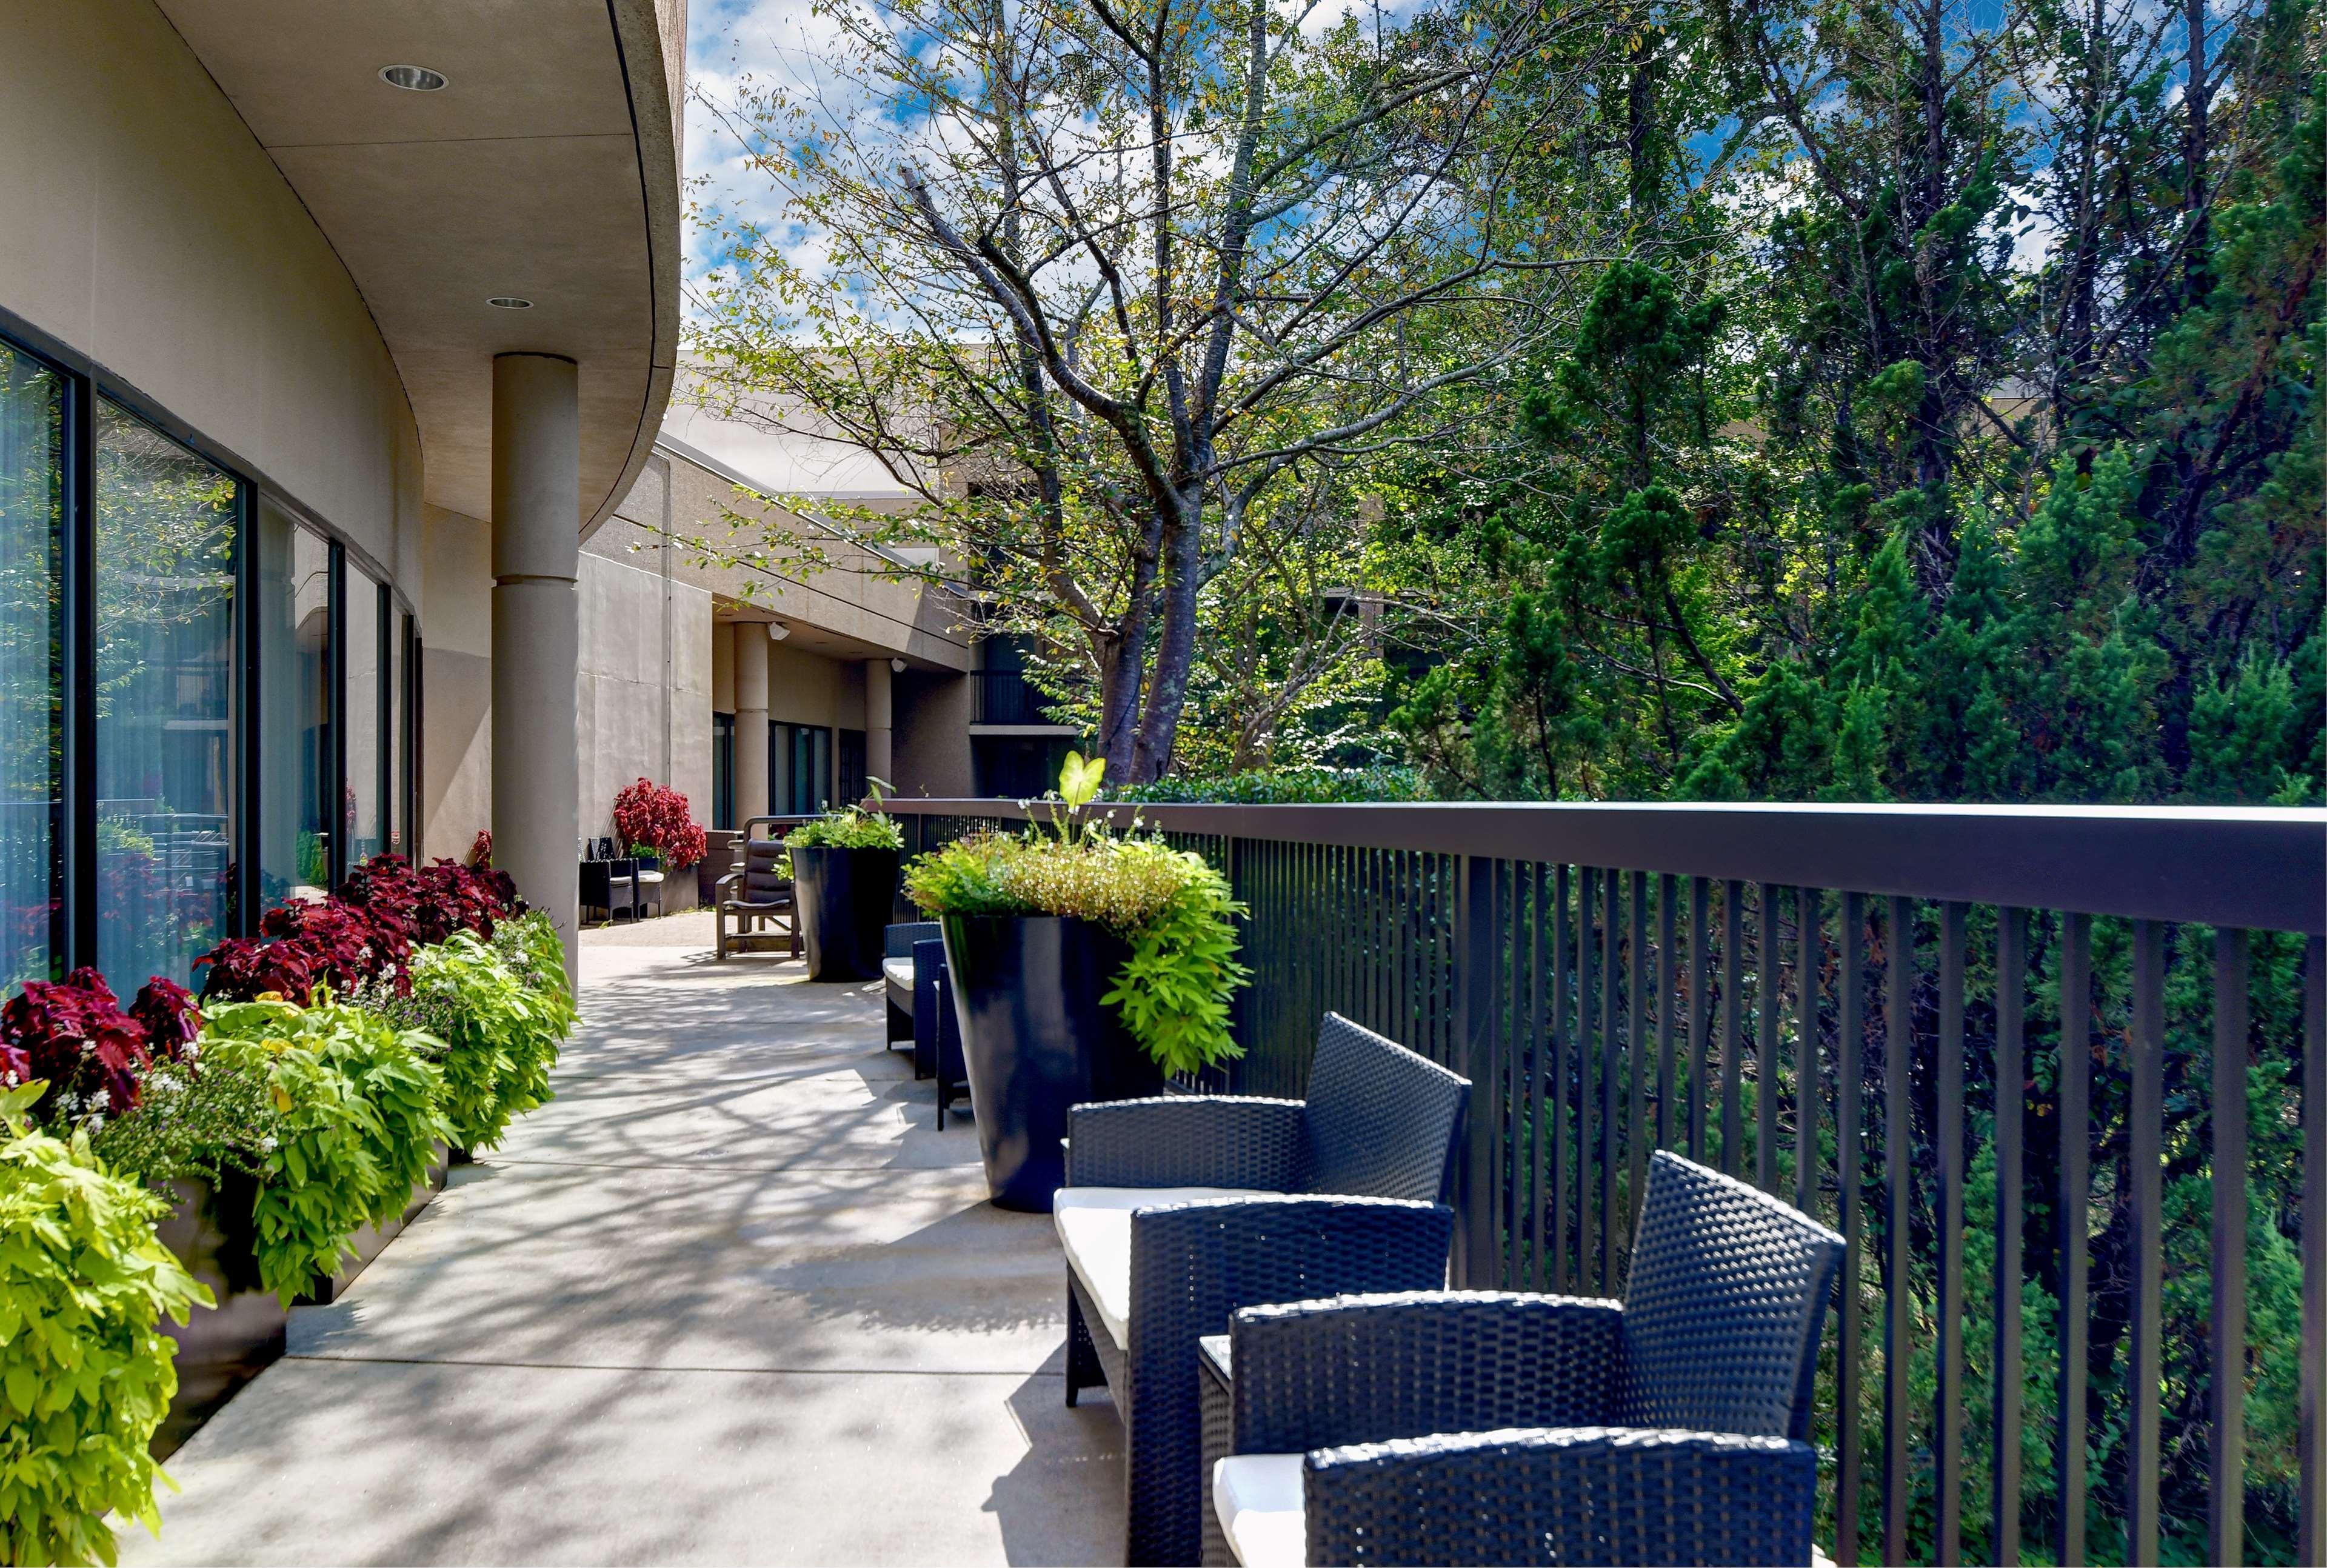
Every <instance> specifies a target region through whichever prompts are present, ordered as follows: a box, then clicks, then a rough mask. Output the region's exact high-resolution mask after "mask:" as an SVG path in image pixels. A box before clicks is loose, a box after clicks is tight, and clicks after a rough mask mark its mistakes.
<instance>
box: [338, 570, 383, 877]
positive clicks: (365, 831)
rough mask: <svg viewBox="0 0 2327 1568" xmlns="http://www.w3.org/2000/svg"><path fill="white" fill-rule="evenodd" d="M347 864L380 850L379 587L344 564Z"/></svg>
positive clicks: (352, 863) (368, 856)
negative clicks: (345, 604)
mask: <svg viewBox="0 0 2327 1568" xmlns="http://www.w3.org/2000/svg"><path fill="white" fill-rule="evenodd" d="M347 594H348V619H347V627H348V693H347V705H346V707H345V709H344V710H343V711H344V712H345V713H346V714H347V724H348V787H347V796H346V811H347V835H348V864H350V866H352V865H354V864H355V863H357V862H359V861H363V860H369V858H370V857H371V856H373V855H375V854H378V853H379V851H380V810H379V807H380V800H379V765H380V750H379V738H380V723H379V721H380V713H379V584H378V583H375V582H373V581H372V580H371V579H370V578H369V577H367V576H365V575H364V574H362V573H361V572H360V571H358V570H356V566H355V563H354V562H352V561H350V562H349V563H348V587H347Z"/></svg>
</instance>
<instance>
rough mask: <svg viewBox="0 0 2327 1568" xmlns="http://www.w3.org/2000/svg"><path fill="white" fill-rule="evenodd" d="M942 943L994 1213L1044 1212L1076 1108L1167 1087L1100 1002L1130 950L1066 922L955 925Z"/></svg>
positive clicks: (1034, 919)
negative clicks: (1069, 1112) (1071, 1109)
mask: <svg viewBox="0 0 2327 1568" xmlns="http://www.w3.org/2000/svg"><path fill="white" fill-rule="evenodd" d="M945 945H946V966H947V968H948V970H949V972H950V974H951V976H952V987H953V1000H954V1010H955V1016H956V1017H957V1018H958V1021H959V1022H960V1024H961V1055H962V1065H963V1067H964V1068H965V1069H967V1073H968V1076H969V1100H970V1108H971V1110H972V1111H973V1112H974V1113H975V1115H976V1117H977V1147H978V1153H979V1154H980V1155H981V1156H983V1157H984V1159H985V1162H986V1190H987V1191H988V1193H989V1194H990V1195H991V1196H992V1197H993V1199H994V1202H995V1206H996V1207H997V1208H1001V1209H1023V1210H1025V1211H1027V1212H1030V1213H1037V1214H1041V1213H1047V1212H1049V1210H1050V1208H1051V1196H1052V1195H1053V1194H1055V1193H1056V1192H1057V1191H1058V1190H1059V1188H1060V1187H1061V1185H1062V1184H1063V1183H1064V1182H1065V1181H1066V1162H1065V1159H1064V1157H1063V1156H1062V1154H1061V1152H1060V1147H1059V1143H1060V1140H1061V1139H1062V1138H1064V1137H1065V1136H1066V1135H1067V1108H1068V1107H1069V1106H1074V1105H1079V1104H1081V1103H1082V1102H1084V1101H1086V1100H1124V1099H1133V1098H1135V1097H1139V1096H1141V1095H1152V1094H1158V1093H1161V1092H1162V1090H1163V1087H1164V1073H1163V1069H1161V1068H1159V1067H1157V1066H1156V1065H1155V1060H1154V1058H1153V1057H1150V1056H1149V1055H1148V1054H1147V1052H1146V1051H1145V1050H1142V1049H1141V1048H1140V1046H1139V1044H1138V1042H1137V1041H1134V1040H1133V1039H1132V1038H1131V1036H1130V1033H1129V1031H1126V1029H1125V1028H1124V1027H1123V1024H1122V1022H1121V1021H1120V1020H1119V1019H1118V1018H1117V1016H1116V1012H1115V1009H1113V1008H1111V1007H1108V1006H1107V1005H1106V1004H1105V1003H1102V1002H1100V1001H1099V998H1100V997H1101V996H1102V995H1104V994H1106V993H1107V990H1108V989H1109V988H1110V987H1112V986H1113V985H1114V984H1115V976H1116V974H1117V971H1118V970H1120V969H1121V968H1122V967H1123V962H1124V959H1125V958H1126V957H1127V956H1128V955H1129V952H1130V948H1129V947H1127V946H1126V944H1125V943H1124V941H1123V939H1122V938H1119V937H1117V936H1115V935H1114V934H1112V933H1111V932H1109V931H1108V930H1107V929H1106V928H1105V927H1102V926H1096V925H1093V924H1091V923H1090V922H1089V921H1087V920H1079V919H1072V918H1070V917H1066V916H1060V915H1023V916H1022V915H948V916H947V917H946V918H945Z"/></svg>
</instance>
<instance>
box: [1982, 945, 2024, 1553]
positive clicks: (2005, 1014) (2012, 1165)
mask: <svg viewBox="0 0 2327 1568" xmlns="http://www.w3.org/2000/svg"><path fill="white" fill-rule="evenodd" d="M2027 988H2028V914H2027V911H2026V910H2016V909H2002V910H1996V911H1995V1284H1994V1290H1995V1395H1994V1399H1993V1403H1992V1405H1991V1406H1990V1408H1991V1409H1992V1410H1993V1411H1994V1413H1995V1414H1994V1419H1993V1420H1992V1422H1991V1423H1990V1424H1989V1430H1988V1466H1989V1471H1990V1474H1991V1476H1992V1477H1993V1486H1992V1489H1991V1490H1992V1496H1991V1498H1990V1503H1989V1507H1988V1560H1989V1561H1990V1562H1992V1563H1995V1564H1996V1565H1997V1568H2013V1565H2014V1564H2015V1563H2018V1562H2019V1561H2020V1417H2021V1411H2020V1400H2021V1381H2022V1379H2021V1367H2020V1282H2021V1274H2022V1261H2021V1224H2020V1221H2021V1179H2022V1173H2023V1167H2022V1152H2023V1134H2024V1133H2025V1130H2026V1129H2025V1127H2024V1126H2023V1123H2024V1121H2025V1119H2026V1117H2025V1115H2024V1108H2023V1093H2022V1090H2023V1085H2024V1084H2025V1082H2026V1080H2027V1064H2026V1061H2025V1043H2026V1042H2025V1038H2024V1037H2025V1034H2026V1013H2027Z"/></svg>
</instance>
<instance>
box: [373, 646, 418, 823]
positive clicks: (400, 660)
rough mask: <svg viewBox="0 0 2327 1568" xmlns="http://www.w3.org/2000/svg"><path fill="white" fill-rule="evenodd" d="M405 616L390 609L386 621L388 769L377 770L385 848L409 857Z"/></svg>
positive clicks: (386, 744) (385, 730) (385, 727)
mask: <svg viewBox="0 0 2327 1568" xmlns="http://www.w3.org/2000/svg"><path fill="white" fill-rule="evenodd" d="M405 620H406V618H405V616H404V615H403V614H402V613H401V612H398V611H394V610H391V611H390V612H389V615H388V723H387V724H386V725H385V726H384V727H383V729H384V733H385V735H386V741H385V746H384V751H385V755H386V758H387V766H386V767H384V768H382V769H381V770H380V776H379V781H380V806H379V812H380V817H382V819H383V820H384V821H385V822H386V823H387V825H388V834H387V836H388V852H389V853H390V854H403V855H408V854H411V853H412V851H411V850H410V849H409V848H408V847H407V846H406V844H405V832H404V828H405V823H404V748H405V734H404V703H405V695H406V694H405V690H404V622H405Z"/></svg>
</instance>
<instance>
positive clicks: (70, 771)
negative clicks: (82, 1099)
mask: <svg viewBox="0 0 2327 1568" xmlns="http://www.w3.org/2000/svg"><path fill="white" fill-rule="evenodd" d="M0 341H5V342H6V343H7V345H8V347H9V348H10V349H11V350H14V351H16V352H18V353H21V354H23V355H25V356H27V357H28V358H30V359H34V360H36V361H38V362H39V363H40V364H41V365H42V366H43V367H44V368H45V369H48V370H49V371H51V373H53V374H54V375H55V376H56V377H57V378H58V380H59V382H60V384H61V387H62V388H63V393H64V398H63V403H64V406H63V411H62V415H63V423H64V431H63V440H62V443H61V446H62V450H63V460H64V471H63V474H62V476H61V480H62V484H61V489H62V492H63V495H62V503H61V520H60V526H59V533H60V537H59V538H58V541H57V551H56V556H55V559H56V572H57V589H58V602H59V604H58V617H57V638H58V645H59V657H58V659H57V662H56V664H55V666H54V667H53V668H52V673H51V679H52V680H53V681H54V682H55V683H56V686H55V689H56V692H57V695H58V697H59V702H58V708H59V716H58V719H57V721H56V723H57V726H58V731H59V746H58V751H59V758H60V766H59V769H58V774H59V777H58V780H57V783H58V789H59V790H60V791H61V796H62V799H63V808H62V811H61V815H60V819H59V821H58V823H57V826H56V832H57V838H58V843H57V848H56V855H55V861H56V865H57V872H56V882H57V887H56V892H57V901H58V904H59V906H60V909H59V912H58V913H57V914H56V915H55V916H53V917H52V918H51V925H50V938H49V945H50V953H51V960H50V961H51V966H52V967H53V968H54V969H55V970H56V971H57V972H58V973H59V974H60V975H61V974H63V973H65V972H67V971H70V970H71V969H74V968H77V967H79V966H82V965H85V964H89V965H93V964H95V963H96V962H97V947H98V940H97V937H98V919H97V916H98V909H97V904H98V900H97V869H98V847H97V840H98V833H97V824H98V809H97V806H98V802H97V642H98V639H97V630H98V627H97V568H98V563H97V559H96V543H97V489H96V482H97V431H98V417H97V402H98V398H100V397H102V398H104V399H106V400H107V401H108V402H110V403H112V404H113V405H115V406H117V407H118V408H120V409H121V410H122V411H123V412H124V413H126V414H128V415H131V416H132V417H134V418H136V419H137V420H138V421H140V422H141V423H143V424H145V425H147V426H149V427H150V428H152V429H153V430H154V431H155V432H156V433H157V434H161V435H163V436H164V437H165V438H167V439H168V440H170V441H173V442H175V443H177V444H179V445H180V446H182V447H184V448H185V449H186V450H187V451H188V452H190V453H192V454H193V455H194V456H195V457H197V458H199V459H201V461H202V462H207V463H209V464H210V465H211V466H212V467H214V468H216V469H218V470H219V471H220V472H222V473H224V474H226V475H227V476H228V478H229V479H231V480H232V481H234V485H235V498H236V499H235V511H234V526H235V537H234V555H233V568H232V571H233V580H234V618H235V619H234V625H233V629H232V630H231V632H230V633H229V646H230V647H231V648H232V649H233V655H234V662H235V667H234V670H233V672H232V675H231V677H230V691H231V695H230V697H229V702H230V703H231V705H232V710H233V711H232V715H231V721H230V722H231V723H232V724H233V726H234V730H233V733H232V735H231V736H230V739H229V755H230V756H231V757H232V758H233V759H234V761H235V765H236V766H235V771H236V778H235V780H234V788H233V792H232V796H231V798H230V799H229V815H230V818H231V821H232V824H233V826H232V833H233V845H232V854H233V856H234V867H235V877H234V882H233V885H232V887H231V888H230V889H229V908H228V920H227V930H228V932H229V934H230V935H234V936H240V937H250V936H255V935H257V930H258V921H259V918H260V916H261V914H262V913H263V912H264V911H263V910H260V908H259V898H260V893H259V865H258V855H257V835H258V831H259V823H260V817H259V809H260V804H261V798H260V790H261V788H262V786H261V784H260V777H261V773H262V762H263V759H264V756H265V750H264V748H265V745H266V735H265V733H264V728H263V725H262V724H261V723H260V713H261V702H262V693H261V686H262V685H263V683H264V682H265V680H266V670H265V667H264V661H263V659H262V658H261V657H260V637H259V630H260V629H259V621H258V617H257V614H256V613H255V612H254V606H255V605H256V604H257V592H258V550H257V527H258V509H259V504H260V501H261V499H262V497H263V498H264V499H265V500H266V501H267V502H268V503H271V504H272V505H274V506H276V507H277V508H279V509H281V510H282V511H283V512H284V513H285V515H286V516H287V517H289V518H291V519H292V521H293V522H294V523H295V524H297V525H298V526H300V527H304V528H306V529H308V530H309V531H311V532H312V533H313V534H315V535H317V536H318V537H321V538H322V539H323V540H324V541H325V542H326V543H327V544H328V545H329V546H330V549H331V571H332V579H331V590H330V592H331V605H330V610H329V620H328V624H329V626H330V628H331V636H332V647H331V649H330V650H329V658H331V659H332V661H333V667H332V675H331V681H332V684H331V687H330V690H331V695H332V701H333V702H334V704H335V705H336V711H334V712H333V713H332V715H331V718H332V751H333V766H332V772H333V774H334V777H333V779H332V809H333V811H334V812H335V813H336V812H337V811H338V810H339V809H340V803H341V801H342V800H343V799H344V798H345V785H346V757H347V753H346V745H347V729H348V726H347V723H346V722H345V715H346V710H347V700H346V686H345V675H346V602H345V580H346V565H347V558H348V556H349V555H350V554H352V555H354V557H355V560H356V563H357V566H358V571H359V574H360V576H362V577H368V578H369V579H370V581H371V582H372V583H375V584H376V585H377V587H378V593H379V595H380V599H379V609H380V615H379V627H380V641H379V657H378V659H377V661H376V662H377V664H378V668H379V681H380V693H379V695H380V699H381V700H380V702H379V704H378V709H377V713H376V717H377V719H378V725H379V731H380V733H379V736H378V756H379V757H380V758H381V769H380V771H381V785H382V791H381V797H380V810H381V812H382V815H383V817H385V815H386V814H387V813H388V811H389V810H390V809H391V801H395V802H397V803H404V802H408V803H409V804H408V805H406V807H405V809H406V810H407V811H410V812H412V813H413V815H412V816H411V817H408V818H400V820H403V821H404V822H405V824H406V837H407V850H406V854H407V856H408V857H409V858H410V859H412V860H413V861H414V862H415V863H417V862H418V860H419V858H420V846H419V838H420V834H419V826H418V821H417V807H418V795H419V789H418V782H419V779H418V761H419V754H420V745H419V741H420V724H419V722H418V715H419V714H420V711H421V702H422V694H423V692H424V691H425V681H424V679H423V676H422V672H421V667H420V660H419V654H420V650H421V646H422V644H421V639H420V630H421V622H420V618H419V614H418V612H417V611H416V610H415V609H414V608H413V605H412V602H411V601H410V600H409V599H408V598H407V596H406V594H405V593H404V590H403V588H402V587H401V585H399V584H398V583H397V582H396V580H395V576H394V574H393V573H391V572H389V571H388V569H387V568H386V567H385V566H384V565H381V564H380V563H379V562H378V560H376V559H375V558H374V557H373V556H372V555H370V554H369V552H368V551H366V550H364V549H362V548H361V546H357V545H354V544H352V543H351V542H350V540H349V539H348V537H347V536H346V535H345V534H344V533H343V532H342V531H341V530H340V529H339V528H336V527H332V524H331V523H330V522H329V521H328V520H327V519H325V518H322V517H321V516H320V515H318V514H317V513H316V512H315V510H314V509H313V508H311V507H308V506H306V505H304V504H303V503H302V502H300V501H299V500H298V499H296V498H295V497H294V496H293V495H291V494H290V492H289V491H287V490H285V489H284V488H283V487H282V486H280V485H278V484H276V483H275V482H273V481H271V480H270V479H269V478H268V477H267V476H266V473H265V472H264V471H262V470H261V469H259V468H258V467H257V465H256V464H253V463H250V462H246V461H244V460H243V459H242V458H241V457H239V456H238V454H236V453H234V452H232V451H231V450H230V449H229V448H227V447H226V446H224V445H222V444H221V443H219V442H217V441H214V440H212V439H210V437H208V436H207V435H205V434H203V433H202V432H201V430H199V429H198V428H196V427H195V426H194V425H191V424H189V423H188V422H186V421H185V420H183V419H182V418H180V417H178V416H177V415H174V414H173V413H172V412H171V411H170V410H169V409H168V408H166V407H165V406H163V405H162V404H160V403H159V402H157V401H156V400H155V399H154V398H152V397H148V396H146V395H145V393H144V392H143V391H141V390H139V388H137V387H136V386H134V385H132V384H130V383H128V382H126V381H124V380H123V379H121V378H119V377H117V376H115V375H113V374H112V373H110V372H109V371H107V370H106V369H104V368H103V367H102V366H100V365H98V364H97V363H96V362H95V361H94V360H93V359H90V358H89V356H88V355H87V354H86V353H84V352H82V351H80V350H77V349H75V348H73V347H72V346H71V345H70V344H69V343H66V342H63V341H61V340H59V339H57V338H56V337H54V336H53V335H51V333H49V332H46V331H42V329H41V328H40V327H38V326H36V325H34V324H33V322H28V321H25V320H24V319H23V317H21V316H18V315H16V314H15V313H13V312H11V311H9V310H7V309H6V308H5V306H0ZM391 616H394V617H395V618H396V619H395V620H394V621H391V620H390V617H391ZM391 625H394V626H398V627H401V628H402V629H403V635H404V636H405V638H406V639H407V641H406V643H405V648H406V651H407V655H408V656H409V657H408V658H407V660H406V662H405V667H404V678H403V681H402V683H401V685H402V686H403V687H404V688H406V689H405V690H403V691H400V692H397V693H396V694H394V695H397V697H398V698H400V699H402V700H398V701H396V702H394V703H393V704H391V703H390V702H389V701H388V697H389V696H390V695H391V694H390V693H389V691H388V679H389V677H388V658H387V653H388V647H389V643H388V635H389V628H390V627H391ZM391 724H393V725H394V726H396V732H395V736H394V738H395V739H396V740H397V742H398V743H397V745H396V750H395V762H394V767H395V769H396V772H397V776H396V777H393V778H391V777H390V772H389V768H390V764H389V761H388V755H389V751H388V748H389V744H390V741H391V729H390V726H391ZM390 788H393V789H396V790H397V794H396V795H394V796H391V795H390V794H389V793H388V789H390ZM383 826H385V825H384V824H383ZM345 836H346V835H344V834H343V833H338V832H335V833H333V834H332V853H331V865H332V885H333V886H334V887H336V886H337V885H338V883H339V882H340V881H341V880H342V879H343V878H344V877H345V875H346V871H347V867H346V863H345V859H346V845H345V843H344V842H343V841H344V839H345ZM108 978H110V979H113V980H115V981H116V982H119V981H121V980H123V979H125V978H132V977H125V976H118V975H117V976H109V977H108ZM134 978H136V979H142V976H141V977H134Z"/></svg>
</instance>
